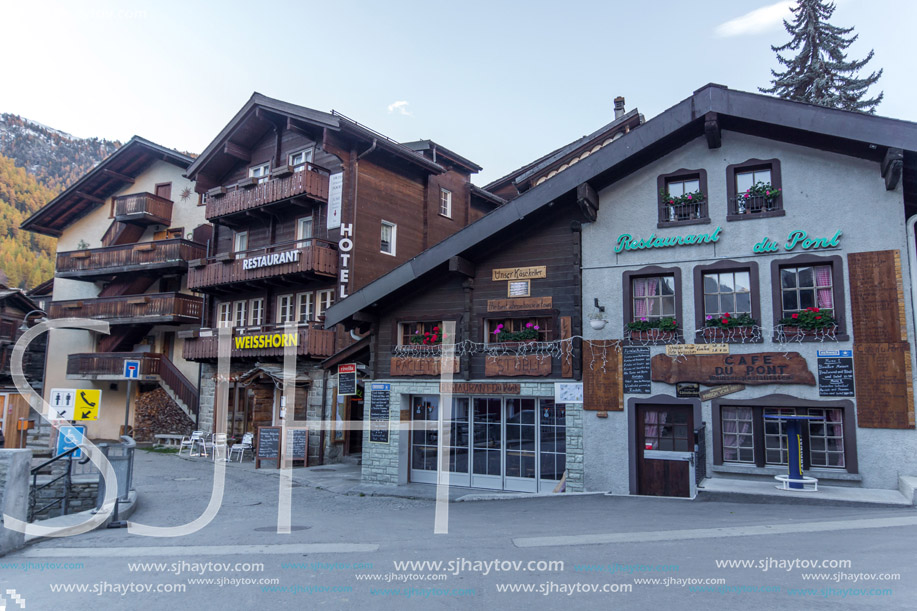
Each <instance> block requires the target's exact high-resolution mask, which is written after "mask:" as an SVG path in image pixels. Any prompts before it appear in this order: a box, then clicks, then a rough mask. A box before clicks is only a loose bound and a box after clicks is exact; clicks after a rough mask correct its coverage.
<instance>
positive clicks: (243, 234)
mask: <svg viewBox="0 0 917 611" xmlns="http://www.w3.org/2000/svg"><path fill="white" fill-rule="evenodd" d="M232 250H233V252H242V251H244V250H248V232H247V231H236V232H234V233H233V236H232Z"/></svg>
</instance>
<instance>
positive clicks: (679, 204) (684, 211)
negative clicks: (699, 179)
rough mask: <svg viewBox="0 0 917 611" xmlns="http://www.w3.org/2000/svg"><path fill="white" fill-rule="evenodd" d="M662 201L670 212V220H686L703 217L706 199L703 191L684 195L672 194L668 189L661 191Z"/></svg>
mask: <svg viewBox="0 0 917 611" xmlns="http://www.w3.org/2000/svg"><path fill="white" fill-rule="evenodd" d="M659 195H661V196H662V203H663V204H665V207H666V208H667V209H668V212H669V221H685V220H688V219H690V218H692V217H693V218H698V219H699V218H701V216H702V212H701V208H702V207H703V203H704V201H705V200H706V198H705V196H704V193H703V191H700V190H697V191H693V192H691V193H685V194H684V195H672V194H671V193H669V192H668V191H667V190H666V189H662V190H660V191H659Z"/></svg>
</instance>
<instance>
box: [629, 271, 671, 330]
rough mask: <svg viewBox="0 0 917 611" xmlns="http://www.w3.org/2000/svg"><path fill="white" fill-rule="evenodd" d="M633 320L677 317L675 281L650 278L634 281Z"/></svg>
mask: <svg viewBox="0 0 917 611" xmlns="http://www.w3.org/2000/svg"><path fill="white" fill-rule="evenodd" d="M632 295H633V300H634V301H633V305H634V308H633V313H634V316H633V320H643V319H644V318H645V319H647V320H659V319H660V318H674V317H675V279H674V278H673V277H672V276H650V277H647V278H634V279H633V292H632Z"/></svg>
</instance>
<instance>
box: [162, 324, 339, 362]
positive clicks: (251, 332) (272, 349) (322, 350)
mask: <svg viewBox="0 0 917 611" xmlns="http://www.w3.org/2000/svg"><path fill="white" fill-rule="evenodd" d="M218 333H219V330H218V329H201V330H200V331H192V332H184V333H182V334H180V335H181V336H182V337H184V338H185V347H184V351H183V353H182V356H183V357H184V359H185V360H186V361H201V360H211V359H216V358H217V342H218V341H219V337H218ZM262 338H263V339H262ZM231 339H232V346H231V351H230V356H231V358H233V359H238V358H246V359H263V358H265V357H275V358H282V357H283V353H284V350H285V349H286V348H285V347H284V343H286V345H289V344H290V343H291V342H293V344H294V345H295V346H296V355H297V356H311V357H315V358H325V357H329V356H331V355H332V354H333V353H334V331H326V330H325V329H321V328H318V327H312V328H310V327H307V326H299V327H297V328H296V330H295V331H294V332H293V333H288V332H287V331H286V330H285V327H284V326H283V325H267V326H264V327H257V328H255V329H252V328H250V327H245V328H240V327H235V328H233V330H232V338H231Z"/></svg>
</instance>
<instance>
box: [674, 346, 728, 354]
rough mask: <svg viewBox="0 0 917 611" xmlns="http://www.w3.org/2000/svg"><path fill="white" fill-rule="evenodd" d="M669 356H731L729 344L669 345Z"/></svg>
mask: <svg viewBox="0 0 917 611" xmlns="http://www.w3.org/2000/svg"><path fill="white" fill-rule="evenodd" d="M665 353H666V354H667V355H668V356H681V355H682V354H729V344H668V345H666V347H665Z"/></svg>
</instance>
